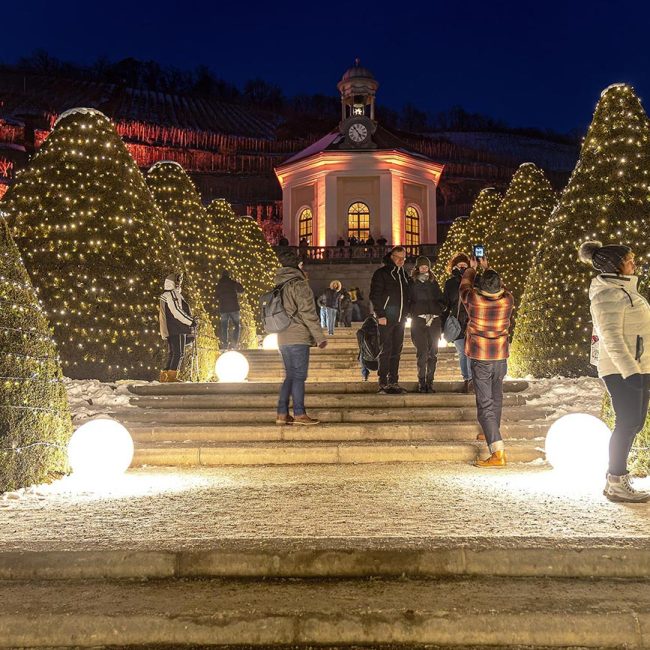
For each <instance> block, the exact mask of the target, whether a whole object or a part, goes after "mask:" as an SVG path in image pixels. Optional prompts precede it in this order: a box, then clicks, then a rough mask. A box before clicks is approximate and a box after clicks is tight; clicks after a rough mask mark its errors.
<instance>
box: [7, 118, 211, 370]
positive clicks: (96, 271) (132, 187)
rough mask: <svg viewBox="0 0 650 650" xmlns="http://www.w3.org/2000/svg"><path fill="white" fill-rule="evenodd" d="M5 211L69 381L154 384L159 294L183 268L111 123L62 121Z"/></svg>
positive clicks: (159, 345) (16, 187)
mask: <svg viewBox="0 0 650 650" xmlns="http://www.w3.org/2000/svg"><path fill="white" fill-rule="evenodd" d="M2 206H3V210H4V211H5V212H6V214H7V216H8V219H9V224H10V226H11V227H12V228H13V230H14V232H15V235H16V243H17V244H18V247H19V248H20V250H21V251H22V253H23V257H24V259H25V264H26V266H27V269H28V271H29V273H30V275H31V277H32V280H33V282H34V284H35V286H36V287H37V288H38V290H39V292H40V297H41V299H42V301H43V303H44V305H45V308H46V311H47V314H48V316H49V318H50V321H51V323H52V325H53V327H54V331H55V335H56V339H57V342H58V343H59V346H60V352H61V357H62V359H63V367H64V372H65V374H66V375H68V376H70V377H75V378H96V379H101V380H114V379H123V378H129V379H150V378H152V377H153V376H154V373H155V372H156V371H157V370H158V369H159V360H160V357H161V356H162V354H163V353H164V342H163V341H162V339H161V338H160V336H159V333H158V322H157V321H158V313H157V308H158V297H159V295H160V293H161V291H162V285H163V280H164V278H165V277H166V276H167V275H168V274H169V273H171V272H173V271H176V270H183V261H182V258H181V256H180V254H179V251H178V249H177V247H176V245H175V242H174V239H173V237H172V235H171V233H170V231H169V229H168V228H167V226H166V223H165V221H164V219H163V218H162V215H161V214H160V212H159V211H158V209H157V208H156V206H155V204H154V202H153V198H152V196H151V193H150V192H149V190H148V188H147V185H146V183H145V181H144V178H143V176H142V174H141V172H140V170H139V169H138V167H137V165H136V164H135V162H134V161H133V159H132V158H131V156H130V155H129V153H128V151H127V149H126V147H125V145H124V143H123V142H122V141H121V139H120V137H119V135H118V134H117V132H116V131H115V128H114V126H113V124H112V123H111V122H110V120H109V119H108V118H107V117H106V116H105V115H103V114H102V113H100V112H99V111H96V110H94V109H73V110H71V111H68V112H66V113H64V114H62V115H61V117H60V118H59V119H58V121H57V123H56V125H55V128H54V130H53V131H52V133H51V134H50V135H49V136H48V138H47V139H46V141H45V142H44V144H43V146H42V147H41V148H40V149H39V151H38V152H37V153H36V155H35V156H34V158H33V160H32V162H31V164H30V165H29V167H27V168H26V169H25V170H23V172H22V173H21V174H20V175H19V177H18V179H17V181H16V183H15V185H14V186H13V187H12V188H11V190H10V191H9V193H8V194H7V196H6V198H5V199H4V200H3V203H2ZM190 302H193V296H190ZM204 320H207V319H204ZM212 336H213V337H214V334H213V333H212Z"/></svg>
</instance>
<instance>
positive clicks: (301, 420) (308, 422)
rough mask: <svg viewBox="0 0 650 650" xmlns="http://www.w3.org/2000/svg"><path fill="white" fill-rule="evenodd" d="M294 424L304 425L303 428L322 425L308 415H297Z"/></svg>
mask: <svg viewBox="0 0 650 650" xmlns="http://www.w3.org/2000/svg"><path fill="white" fill-rule="evenodd" d="M293 423H294V424H302V425H303V426H307V427H310V426H312V425H314V424H320V420H315V419H314V418H310V417H309V416H308V415H307V414H306V413H305V414H304V415H296V416H295V417H294V418H293Z"/></svg>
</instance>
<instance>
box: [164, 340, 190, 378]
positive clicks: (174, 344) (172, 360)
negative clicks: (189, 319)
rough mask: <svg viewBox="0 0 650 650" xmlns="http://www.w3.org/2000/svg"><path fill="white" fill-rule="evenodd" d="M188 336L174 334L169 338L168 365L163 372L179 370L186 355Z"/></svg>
mask: <svg viewBox="0 0 650 650" xmlns="http://www.w3.org/2000/svg"><path fill="white" fill-rule="evenodd" d="M186 338H187V334H172V335H171V336H168V337H167V349H168V353H167V363H166V364H165V367H164V368H163V370H179V369H180V367H181V363H183V354H184V353H185V342H186V341H185V339H186Z"/></svg>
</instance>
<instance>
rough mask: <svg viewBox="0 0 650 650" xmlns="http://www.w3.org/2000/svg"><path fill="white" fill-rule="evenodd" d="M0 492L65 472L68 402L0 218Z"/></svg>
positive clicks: (43, 322)
mask: <svg viewBox="0 0 650 650" xmlns="http://www.w3.org/2000/svg"><path fill="white" fill-rule="evenodd" d="M0 269H1V270H0V492H4V491H6V490H13V489H16V488H20V487H24V486H27V485H32V484H34V483H41V482H43V481H45V480H46V479H47V478H48V477H49V476H51V475H52V474H55V473H63V472H65V471H66V469H67V461H66V451H65V450H66V445H67V442H68V439H69V438H70V435H71V434H72V423H71V420H70V412H69V409H68V401H67V396H66V392H65V386H64V385H63V376H62V373H61V366H60V362H59V357H58V353H57V349H56V345H55V343H54V340H53V338H52V333H51V331H50V329H49V326H48V323H47V319H46V317H45V314H44V311H43V309H42V307H41V305H40V303H39V301H38V298H37V296H36V292H35V291H34V288H33V287H32V284H31V282H30V280H29V276H28V274H27V271H26V270H25V267H24V266H23V262H22V259H21V257H20V253H19V252H18V248H17V247H16V245H15V243H14V242H13V240H12V238H11V236H10V233H9V228H8V226H7V224H6V222H5V220H4V219H3V218H2V217H1V216H0Z"/></svg>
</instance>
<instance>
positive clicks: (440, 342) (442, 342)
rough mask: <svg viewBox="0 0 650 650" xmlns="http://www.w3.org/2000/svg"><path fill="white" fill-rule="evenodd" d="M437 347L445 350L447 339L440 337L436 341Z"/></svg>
mask: <svg viewBox="0 0 650 650" xmlns="http://www.w3.org/2000/svg"><path fill="white" fill-rule="evenodd" d="M438 347H439V348H446V347H447V339H446V338H445V337H444V336H441V337H440V338H439V339H438Z"/></svg>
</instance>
